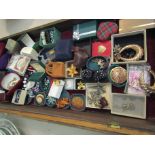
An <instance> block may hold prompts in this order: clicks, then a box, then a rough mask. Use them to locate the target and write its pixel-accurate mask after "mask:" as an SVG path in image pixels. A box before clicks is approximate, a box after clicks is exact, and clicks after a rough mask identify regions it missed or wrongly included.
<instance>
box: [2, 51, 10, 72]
mask: <svg viewBox="0 0 155 155" xmlns="http://www.w3.org/2000/svg"><path fill="white" fill-rule="evenodd" d="M10 58H11V54H9V53H8V52H5V53H4V54H3V55H2V56H1V57H0V70H5V69H6V66H7V64H8V61H9V60H10Z"/></svg>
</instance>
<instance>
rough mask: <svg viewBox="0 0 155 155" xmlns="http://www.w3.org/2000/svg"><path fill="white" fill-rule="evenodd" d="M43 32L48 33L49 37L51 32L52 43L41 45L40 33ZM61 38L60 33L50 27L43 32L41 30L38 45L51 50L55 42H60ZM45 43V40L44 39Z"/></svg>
mask: <svg viewBox="0 0 155 155" xmlns="http://www.w3.org/2000/svg"><path fill="white" fill-rule="evenodd" d="M42 32H44V33H48V34H49V35H50V33H51V32H52V38H53V42H50V43H47V44H43V38H42V37H41V33H42ZM60 38H61V33H60V31H58V30H57V29H56V28H55V27H52V28H49V29H45V30H42V31H41V32H40V40H39V45H40V46H41V47H44V48H53V47H54V46H55V44H56V42H57V41H58V40H60ZM45 40H46V41H47V39H45Z"/></svg>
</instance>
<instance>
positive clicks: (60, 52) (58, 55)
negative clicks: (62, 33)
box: [55, 39, 73, 61]
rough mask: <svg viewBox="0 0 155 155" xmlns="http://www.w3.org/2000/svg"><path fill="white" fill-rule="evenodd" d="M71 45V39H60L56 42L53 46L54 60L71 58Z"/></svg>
mask: <svg viewBox="0 0 155 155" xmlns="http://www.w3.org/2000/svg"><path fill="white" fill-rule="evenodd" d="M72 46H73V41H72V40H71V39H62V40H59V41H58V42H57V43H56V47H55V60H56V61H69V60H71V59H72V57H73V54H72Z"/></svg>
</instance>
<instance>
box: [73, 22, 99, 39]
mask: <svg viewBox="0 0 155 155" xmlns="http://www.w3.org/2000/svg"><path fill="white" fill-rule="evenodd" d="M96 29H97V22H96V20H93V21H89V22H86V23H81V24H77V25H74V26H73V40H81V39H85V38H89V37H95V36H96Z"/></svg>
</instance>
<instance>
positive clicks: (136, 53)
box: [111, 30, 147, 64]
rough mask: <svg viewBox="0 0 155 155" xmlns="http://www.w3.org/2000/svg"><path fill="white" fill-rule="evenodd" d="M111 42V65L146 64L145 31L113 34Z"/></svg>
mask: <svg viewBox="0 0 155 155" xmlns="http://www.w3.org/2000/svg"><path fill="white" fill-rule="evenodd" d="M111 41H112V50H111V51H112V55H111V60H112V63H115V64H116V63H117V64H118V63H124V64H125V63H132V64H134V63H145V62H147V43H146V30H141V31H135V32H127V33H122V34H114V35H112V38H111Z"/></svg>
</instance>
